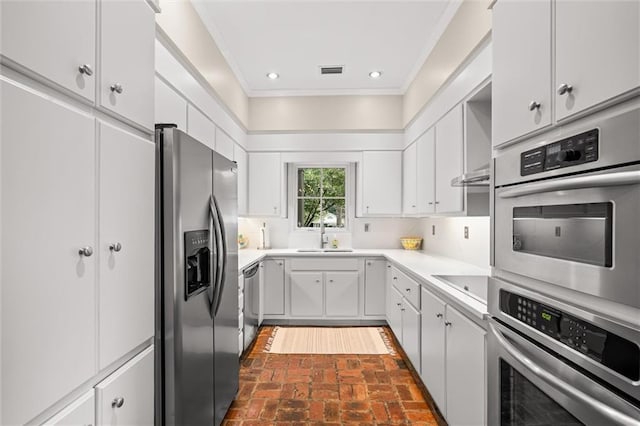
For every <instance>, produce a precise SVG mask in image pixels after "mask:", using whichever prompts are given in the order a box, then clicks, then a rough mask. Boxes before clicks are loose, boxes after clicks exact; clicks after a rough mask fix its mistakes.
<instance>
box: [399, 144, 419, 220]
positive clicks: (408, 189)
mask: <svg viewBox="0 0 640 426" xmlns="http://www.w3.org/2000/svg"><path fill="white" fill-rule="evenodd" d="M417 145H418V143H417V142H416V143H413V144H411V145H409V147H407V149H405V150H404V151H403V152H402V212H403V213H404V214H416V213H417V212H418V206H417V204H418V201H417V199H416V195H417V192H416V184H417V183H418V176H417V174H416V173H417V169H416V167H417V158H416V154H417V150H418V149H417Z"/></svg>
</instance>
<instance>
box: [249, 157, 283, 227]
mask: <svg viewBox="0 0 640 426" xmlns="http://www.w3.org/2000/svg"><path fill="white" fill-rule="evenodd" d="M282 179H283V166H282V163H281V158H280V153H273V152H250V153H249V214H250V215H253V216H280V215H281V212H282V206H281V205H280V204H281V198H282V197H281V194H282V184H283V183H282Z"/></svg>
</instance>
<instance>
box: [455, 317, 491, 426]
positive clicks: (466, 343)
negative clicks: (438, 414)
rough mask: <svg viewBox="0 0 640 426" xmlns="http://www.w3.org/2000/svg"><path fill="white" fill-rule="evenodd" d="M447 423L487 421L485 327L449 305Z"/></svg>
mask: <svg viewBox="0 0 640 426" xmlns="http://www.w3.org/2000/svg"><path fill="white" fill-rule="evenodd" d="M445 316H446V318H447V322H448V323H450V325H449V326H447V327H446V334H447V336H446V341H447V346H446V348H447V349H446V351H447V352H446V353H447V362H446V377H447V414H446V418H447V423H448V424H450V425H452V426H458V425H484V424H486V412H485V389H486V383H485V347H484V340H485V334H486V333H485V331H484V330H483V329H481V328H480V327H478V326H477V325H475V324H474V323H473V322H472V321H471V320H469V319H467V318H465V317H464V316H463V315H462V314H460V313H459V312H458V311H456V310H455V309H454V308H452V307H451V306H449V305H447V308H446V314H445Z"/></svg>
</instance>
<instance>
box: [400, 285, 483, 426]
mask: <svg viewBox="0 0 640 426" xmlns="http://www.w3.org/2000/svg"><path fill="white" fill-rule="evenodd" d="M421 322H422V348H421V358H422V372H421V377H422V380H423V382H424V384H425V386H426V387H427V390H428V391H429V393H430V394H431V396H432V397H433V400H434V401H435V403H436V405H438V408H439V409H440V411H441V412H442V414H443V415H444V417H445V418H446V420H447V423H448V424H449V425H452V426H456V425H484V424H486V410H485V406H486V404H485V387H486V381H485V334H486V332H485V331H484V330H483V329H482V328H481V327H479V326H478V325H476V324H475V323H474V322H473V321H471V320H469V319H467V318H466V317H465V316H464V315H463V314H461V313H460V312H459V311H458V310H456V309H455V308H453V307H452V306H450V305H447V304H446V303H445V302H443V301H442V300H440V299H439V298H437V297H435V296H434V295H433V294H432V293H431V292H429V291H427V290H426V289H424V288H423V289H422V321H421ZM403 346H404V345H403ZM405 351H406V350H405Z"/></svg>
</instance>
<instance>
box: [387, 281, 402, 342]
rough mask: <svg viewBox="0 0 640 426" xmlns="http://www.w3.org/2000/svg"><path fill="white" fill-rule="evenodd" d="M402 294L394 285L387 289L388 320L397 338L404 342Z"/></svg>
mask: <svg viewBox="0 0 640 426" xmlns="http://www.w3.org/2000/svg"><path fill="white" fill-rule="evenodd" d="M401 309H402V294H400V292H399V291H398V290H397V289H396V288H395V287H393V286H392V285H390V286H389V290H388V291H387V322H388V323H389V326H390V327H391V331H393V334H395V336H396V339H397V340H398V342H400V344H402V310H401Z"/></svg>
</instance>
